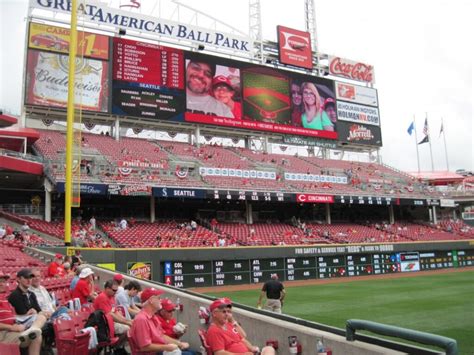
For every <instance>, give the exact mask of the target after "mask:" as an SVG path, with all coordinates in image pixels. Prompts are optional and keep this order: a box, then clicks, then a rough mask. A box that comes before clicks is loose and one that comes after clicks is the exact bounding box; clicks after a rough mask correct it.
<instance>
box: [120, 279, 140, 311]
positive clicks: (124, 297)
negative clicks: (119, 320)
mask: <svg viewBox="0 0 474 355" xmlns="http://www.w3.org/2000/svg"><path fill="white" fill-rule="evenodd" d="M141 290H142V288H141V286H140V284H139V283H138V282H137V281H130V282H129V283H128V284H127V285H125V288H124V291H123V292H120V291H117V294H116V295H115V301H116V302H117V305H118V306H122V307H124V309H125V313H126V315H125V316H126V318H127V319H132V318H135V316H136V315H137V314H138V312H140V308H138V307H137V306H136V305H135V302H134V298H135V296H136V295H138V292H140V291H141Z"/></svg>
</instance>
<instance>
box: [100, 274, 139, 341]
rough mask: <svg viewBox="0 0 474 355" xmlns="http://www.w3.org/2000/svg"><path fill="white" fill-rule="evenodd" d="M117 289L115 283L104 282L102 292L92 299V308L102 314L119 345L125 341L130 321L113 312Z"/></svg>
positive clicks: (117, 312) (113, 281)
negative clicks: (111, 328) (119, 339)
mask: <svg viewBox="0 0 474 355" xmlns="http://www.w3.org/2000/svg"><path fill="white" fill-rule="evenodd" d="M118 287H119V286H118V283H117V281H115V280H108V281H106V282H105V284H104V291H102V292H101V293H100V294H99V295H98V296H97V297H96V298H95V299H94V308H95V309H96V310H101V311H103V312H104V314H105V316H106V317H107V320H108V322H109V326H112V327H113V329H114V333H115V335H117V336H119V337H120V338H121V341H119V344H120V343H122V342H123V341H125V340H126V336H127V332H128V331H129V330H130V327H131V325H132V320H131V319H127V318H126V317H124V316H123V315H122V314H121V313H120V312H119V311H118V310H115V294H116V293H117V290H118Z"/></svg>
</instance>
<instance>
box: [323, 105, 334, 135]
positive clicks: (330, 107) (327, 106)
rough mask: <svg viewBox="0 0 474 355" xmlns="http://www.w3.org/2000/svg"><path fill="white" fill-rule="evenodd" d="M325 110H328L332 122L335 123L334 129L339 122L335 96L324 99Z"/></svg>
mask: <svg viewBox="0 0 474 355" xmlns="http://www.w3.org/2000/svg"><path fill="white" fill-rule="evenodd" d="M323 110H324V111H326V113H327V115H328V116H329V119H330V120H331V123H332V124H333V125H334V129H336V123H337V112H336V101H334V99H333V98H331V97H328V98H327V99H326V100H324V105H323Z"/></svg>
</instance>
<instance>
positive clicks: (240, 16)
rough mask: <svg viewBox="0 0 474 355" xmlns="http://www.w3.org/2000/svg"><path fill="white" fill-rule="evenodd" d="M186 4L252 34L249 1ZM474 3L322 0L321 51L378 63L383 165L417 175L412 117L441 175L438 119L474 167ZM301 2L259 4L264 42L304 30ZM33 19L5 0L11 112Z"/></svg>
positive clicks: (3, 85) (3, 93) (0, 104)
mask: <svg viewBox="0 0 474 355" xmlns="http://www.w3.org/2000/svg"><path fill="white" fill-rule="evenodd" d="M117 1H119V0H115V2H117ZM121 1H123V2H126V1H127V0H121ZM141 2H142V3H143V4H145V3H150V0H141ZM182 2H183V3H187V4H189V5H191V6H196V4H199V8H200V9H201V10H202V11H203V12H205V13H208V14H209V15H212V16H214V17H216V18H219V19H221V20H222V21H224V22H226V23H228V24H230V25H232V26H234V27H236V28H239V29H241V30H242V31H245V32H248V2H247V1H246V0H239V1H237V0H234V1H228V0H199V1H195V0H182ZM472 3H473V2H472V1H471V0H449V1H448V0H416V1H415V0H410V1H409V0H397V1H380V0H378V1H377V0H357V1H352V0H331V1H321V0H319V1H318V0H315V6H316V20H317V32H318V42H319V50H320V51H321V52H323V53H328V54H335V55H338V56H341V57H344V58H348V59H353V60H358V61H362V62H364V63H367V64H371V65H374V67H375V80H376V85H375V86H376V88H377V89H378V95H379V105H380V106H379V109H380V115H381V124H382V137H383V148H382V150H381V155H382V159H383V162H384V163H385V164H388V165H391V166H394V167H396V168H399V169H401V170H405V171H416V170H417V160H416V148H415V141H414V137H413V136H409V135H408V133H407V128H408V126H409V125H410V123H411V121H412V120H413V116H415V117H416V123H417V130H418V140H421V138H422V134H421V132H422V129H423V122H424V118H425V113H427V114H428V120H429V125H430V131H431V140H432V148H433V157H434V167H435V170H437V171H442V170H446V159H445V153H444V143H443V137H442V136H441V137H439V131H440V125H441V118H443V119H444V130H445V133H446V142H447V150H448V157H449V166H450V170H451V171H454V170H456V169H460V168H464V169H466V170H474V145H473V130H474V125H473V115H472V113H473V111H472V104H473V91H472V81H473V71H472V67H473V61H474V35H473V33H474V26H473V21H472V14H473V13H474V6H473V4H472ZM303 4H304V1H303V0H293V1H288V0H286V1H283V0H261V5H262V23H263V36H264V39H268V40H276V26H277V25H284V26H287V27H292V28H295V29H300V30H304V11H303ZM167 9H168V8H166V7H164V8H163V9H162V14H166V10H167ZM26 14H27V1H24V0H18V1H13V0H0V26H1V27H0V31H1V33H0V41H1V42H0V44H1V53H2V54H1V55H0V109H2V108H3V110H4V111H9V112H12V113H14V114H19V113H20V105H21V91H22V82H21V81H22V69H23V58H24V47H25V44H24V43H25V29H26V22H25V17H26ZM182 20H183V21H186V19H185V18H182ZM419 152H420V165H421V170H422V171H428V170H431V162H430V153H429V145H428V144H423V145H421V146H419Z"/></svg>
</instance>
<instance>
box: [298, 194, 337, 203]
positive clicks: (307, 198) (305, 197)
mask: <svg viewBox="0 0 474 355" xmlns="http://www.w3.org/2000/svg"><path fill="white" fill-rule="evenodd" d="M296 202H300V203H334V196H331V195H318V194H296Z"/></svg>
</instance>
